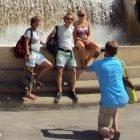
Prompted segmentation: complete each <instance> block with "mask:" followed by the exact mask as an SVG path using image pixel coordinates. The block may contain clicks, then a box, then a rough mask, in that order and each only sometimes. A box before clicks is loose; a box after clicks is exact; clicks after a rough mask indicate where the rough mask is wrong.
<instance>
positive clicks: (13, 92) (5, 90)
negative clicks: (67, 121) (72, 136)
mask: <svg viewBox="0 0 140 140" xmlns="http://www.w3.org/2000/svg"><path fill="white" fill-rule="evenodd" d="M131 81H132V83H133V84H134V85H135V87H136V90H137V95H138V98H139V101H138V102H140V78H135V79H131ZM63 89H64V94H63V97H62V100H61V101H60V103H59V104H55V103H54V96H55V93H56V91H57V88H56V85H55V84H51V83H50V85H49V84H47V83H46V86H45V87H44V88H41V89H39V90H37V91H36V92H35V94H36V95H37V96H38V97H37V99H36V100H35V101H33V100H31V99H28V98H25V97H24V90H23V89H22V88H21V87H20V83H0V110H42V109H65V108H73V107H90V106H93V105H94V106H95V105H99V100H100V94H99V85H98V82H97V80H88V81H77V83H76V92H77V95H78V97H79V102H78V104H74V103H73V102H72V100H71V98H70V97H69V90H70V88H69V86H68V85H66V84H65V85H64V86H63Z"/></svg>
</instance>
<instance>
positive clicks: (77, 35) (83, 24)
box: [74, 9, 99, 69]
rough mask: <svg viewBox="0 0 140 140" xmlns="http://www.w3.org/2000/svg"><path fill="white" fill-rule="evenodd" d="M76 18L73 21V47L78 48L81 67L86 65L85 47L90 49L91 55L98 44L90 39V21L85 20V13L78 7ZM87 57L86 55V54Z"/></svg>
mask: <svg viewBox="0 0 140 140" xmlns="http://www.w3.org/2000/svg"><path fill="white" fill-rule="evenodd" d="M77 15H78V20H77V21H76V22H75V23H74V42H75V47H77V48H78V49H79V54H80V59H81V65H82V68H83V69H84V68H85V65H86V56H85V48H88V49H90V51H89V55H91V54H92V55H93V54H94V53H95V52H96V50H98V48H99V46H98V45H96V44H95V43H94V42H93V41H91V38H90V37H91V27H90V23H89V22H87V21H86V20H85V16H86V13H85V11H84V10H83V9H80V10H79V11H78V13H77ZM87 59H88V56H87Z"/></svg>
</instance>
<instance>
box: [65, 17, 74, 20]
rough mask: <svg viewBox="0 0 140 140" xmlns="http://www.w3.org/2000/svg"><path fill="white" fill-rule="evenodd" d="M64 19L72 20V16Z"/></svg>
mask: <svg viewBox="0 0 140 140" xmlns="http://www.w3.org/2000/svg"><path fill="white" fill-rule="evenodd" d="M65 19H66V20H73V18H69V17H66V18H65Z"/></svg>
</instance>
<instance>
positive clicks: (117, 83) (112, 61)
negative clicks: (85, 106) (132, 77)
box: [88, 57, 129, 108]
mask: <svg viewBox="0 0 140 140" xmlns="http://www.w3.org/2000/svg"><path fill="white" fill-rule="evenodd" d="M88 69H89V71H94V72H95V73H96V75H97V79H98V81H99V85H100V92H101V102H100V103H101V106H103V107H106V108H117V107H121V106H124V105H126V104H127V103H128V99H129V98H128V95H127V92H126V90H125V88H124V84H123V80H122V77H123V68H122V64H121V62H120V61H119V60H118V59H117V58H116V57H105V58H103V59H102V60H96V61H95V62H94V63H92V64H91V65H90V66H89V67H88Z"/></svg>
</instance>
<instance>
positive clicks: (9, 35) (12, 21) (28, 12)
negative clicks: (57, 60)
mask: <svg viewBox="0 0 140 140" xmlns="http://www.w3.org/2000/svg"><path fill="white" fill-rule="evenodd" d="M81 7H82V8H84V9H85V10H86V14H87V20H88V21H90V22H91V23H92V27H93V35H92V36H93V39H94V40H95V41H96V42H97V43H99V44H104V43H105V42H106V41H107V40H109V39H116V40H118V41H119V42H120V43H122V44H123V43H126V42H127V36H126V34H125V33H124V32H125V29H124V20H123V7H122V0H22V1H20V0H14V1H10V0H0V17H1V21H0V43H1V44H9V45H15V43H16V41H17V40H18V38H19V36H21V35H22V34H23V33H24V31H25V30H26V28H27V27H28V26H29V24H30V22H29V21H30V18H31V17H32V16H34V15H40V16H41V17H42V24H41V27H40V30H41V31H42V32H43V34H44V36H45V39H46V35H47V33H48V32H50V29H52V28H53V26H54V25H56V24H58V23H61V22H62V21H63V20H62V17H63V15H64V14H65V13H66V11H72V12H73V13H74V16H75V18H76V17H77V16H76V13H77V10H78V9H79V8H81ZM110 31H111V32H110ZM104 36H106V38H105V37H104ZM122 38H123V40H122Z"/></svg>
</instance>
